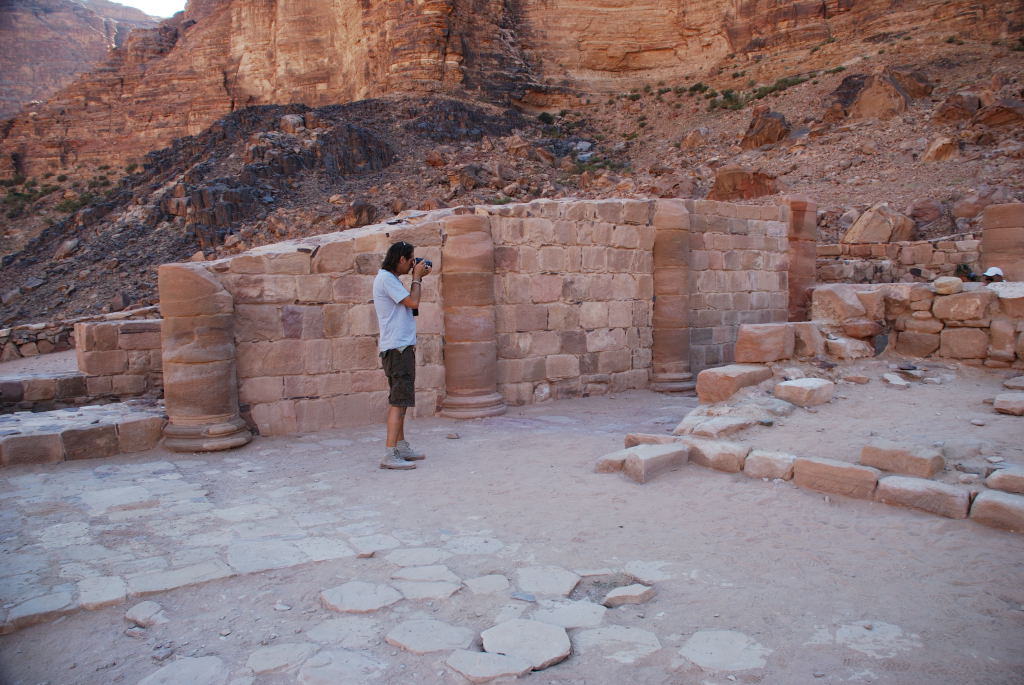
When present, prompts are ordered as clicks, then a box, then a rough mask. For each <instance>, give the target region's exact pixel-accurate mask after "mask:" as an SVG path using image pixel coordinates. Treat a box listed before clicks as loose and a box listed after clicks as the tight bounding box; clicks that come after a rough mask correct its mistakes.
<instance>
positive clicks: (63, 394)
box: [0, 371, 94, 414]
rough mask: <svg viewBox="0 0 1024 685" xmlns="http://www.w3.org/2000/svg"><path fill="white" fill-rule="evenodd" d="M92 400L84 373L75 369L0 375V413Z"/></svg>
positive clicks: (64, 406) (53, 407) (54, 407)
mask: <svg viewBox="0 0 1024 685" xmlns="http://www.w3.org/2000/svg"><path fill="white" fill-rule="evenodd" d="M90 401H94V400H93V398H90V396H89V387H88V383H87V382H86V379H85V374H83V373H80V372H78V371H58V372H55V373H21V374H17V375H10V374H5V375H2V376H0V414H10V413H13V412H16V411H49V410H51V409H63V408H66V407H73V406H80V405H83V404H87V403H89V402H90Z"/></svg>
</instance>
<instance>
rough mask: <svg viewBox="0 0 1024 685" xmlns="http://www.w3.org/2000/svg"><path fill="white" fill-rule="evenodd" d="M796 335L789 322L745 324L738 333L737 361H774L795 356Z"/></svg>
mask: <svg viewBox="0 0 1024 685" xmlns="http://www.w3.org/2000/svg"><path fill="white" fill-rule="evenodd" d="M795 343H796V336H795V334H794V331H793V327H792V326H790V325H789V324H788V323H763V324H743V325H742V326H740V328H739V331H738V332H737V335H736V351H735V359H736V361H737V362H773V361H776V360H779V359H790V358H791V357H792V356H793V351H794V346H795Z"/></svg>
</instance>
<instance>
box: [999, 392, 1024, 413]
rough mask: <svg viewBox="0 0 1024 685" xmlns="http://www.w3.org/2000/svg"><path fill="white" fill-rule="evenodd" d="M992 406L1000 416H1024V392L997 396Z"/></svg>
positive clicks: (1005, 393)
mask: <svg viewBox="0 0 1024 685" xmlns="http://www.w3.org/2000/svg"><path fill="white" fill-rule="evenodd" d="M992 406H993V407H994V408H995V410H996V411H997V412H999V413H1000V414H1010V415H1011V416H1024V392H1004V393H1002V394H1000V395H996V399H995V402H994V403H993V405H992Z"/></svg>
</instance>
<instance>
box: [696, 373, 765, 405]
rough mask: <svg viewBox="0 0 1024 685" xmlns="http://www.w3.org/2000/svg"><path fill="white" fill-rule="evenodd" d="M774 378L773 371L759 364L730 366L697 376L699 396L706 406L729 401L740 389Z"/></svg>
mask: <svg viewBox="0 0 1024 685" xmlns="http://www.w3.org/2000/svg"><path fill="white" fill-rule="evenodd" d="M771 377H772V370H771V369H769V368H768V367H766V366H760V365H757V364H729V365H727V366H719V367H717V368H714V369H704V370H703V371H701V372H700V373H699V374H697V396H698V397H699V398H700V401H701V402H702V403H705V404H710V403H713V402H722V401H724V400H727V399H729V398H730V397H732V395H733V394H734V393H735V392H736V391H737V390H739V389H740V388H745V387H747V386H748V385H756V384H757V383H760V382H761V381H763V380H767V379H769V378H771Z"/></svg>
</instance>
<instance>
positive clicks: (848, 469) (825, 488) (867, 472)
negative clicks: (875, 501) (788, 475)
mask: <svg viewBox="0 0 1024 685" xmlns="http://www.w3.org/2000/svg"><path fill="white" fill-rule="evenodd" d="M879 473H880V472H879V471H878V469H873V468H870V467H868V466H857V465H855V464H847V463H846V462H843V461H835V460H833V459H820V458H812V457H798V458H797V459H796V461H794V462H793V482H794V483H796V484H797V485H798V486H800V487H802V488H810V489H812V490H820V491H822V492H832V493H835V494H837V495H846V496H848V497H859V498H861V499H870V498H871V497H872V495H873V494H874V492H875V484H876V483H877V482H878V476H879Z"/></svg>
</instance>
